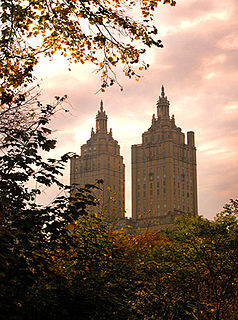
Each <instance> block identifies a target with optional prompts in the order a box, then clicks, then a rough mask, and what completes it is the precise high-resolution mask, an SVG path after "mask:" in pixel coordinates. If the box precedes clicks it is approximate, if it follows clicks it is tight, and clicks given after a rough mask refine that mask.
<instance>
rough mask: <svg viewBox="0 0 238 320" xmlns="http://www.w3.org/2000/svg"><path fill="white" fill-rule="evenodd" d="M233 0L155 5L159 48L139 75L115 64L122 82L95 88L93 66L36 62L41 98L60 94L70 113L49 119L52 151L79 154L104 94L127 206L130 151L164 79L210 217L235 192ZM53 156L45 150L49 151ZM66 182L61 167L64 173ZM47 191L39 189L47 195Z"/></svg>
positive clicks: (237, 30)
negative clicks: (192, 150) (189, 139)
mask: <svg viewBox="0 0 238 320" xmlns="http://www.w3.org/2000/svg"><path fill="white" fill-rule="evenodd" d="M237 16H238V2H237V0H226V1H217V0H200V1H198V0H196V1H194V0H178V1H177V5H176V7H169V6H165V5H160V6H159V10H158V14H157V16H156V20H157V21H158V23H157V25H158V30H159V36H160V39H161V40H162V41H163V44H164V48H163V49H152V50H151V51H150V52H148V54H147V56H146V57H145V58H146V60H147V61H148V63H149V64H150V68H149V70H148V71H146V72H144V73H143V78H142V79H141V80H140V81H139V82H135V81H134V80H127V79H126V78H123V77H122V76H121V72H120V70H118V71H117V73H118V77H119V80H120V83H121V84H122V85H123V87H124V91H123V92H121V91H120V88H119V87H117V86H114V87H112V88H110V89H108V90H107V91H106V93H99V94H95V92H96V91H97V90H98V89H99V87H100V79H99V77H98V76H97V75H96V74H95V73H94V72H93V71H94V69H95V67H94V66H90V65H88V66H81V65H73V66H71V72H69V71H68V66H67V63H66V62H65V61H64V60H63V59H62V58H56V59H55V60H54V61H53V62H48V61H46V60H44V61H42V62H41V65H39V66H38V67H37V71H36V73H37V75H38V77H40V78H41V79H42V80H43V82H42V83H43V90H44V91H43V92H44V100H45V101H47V102H49V100H52V97H54V96H55V95H63V94H67V95H68V97H69V99H68V100H69V102H70V104H71V106H70V111H71V112H70V114H69V113H66V114H61V115H60V114H58V115H57V116H56V117H55V119H54V120H53V123H52V124H53V126H54V128H56V130H57V131H56V132H55V136H56V137H57V140H58V147H57V149H56V150H55V151H54V155H55V156H60V155H62V154H63V153H65V152H68V151H74V152H77V153H79V152H80V146H81V145H82V144H83V143H85V142H86V140H87V139H89V137H90V131H91V127H92V126H95V115H96V112H97V110H98V108H99V103H100V100H101V99H103V101H104V107H105V109H106V111H107V114H108V116H109V121H108V127H109V128H110V127H112V130H113V137H114V138H115V139H116V140H118V142H119V144H120V145H121V154H122V155H123V157H124V162H125V165H126V209H127V215H130V213H131V204H130V187H131V185H130V183H131V182H130V161H131V159H130V150H131V145H132V144H135V143H140V142H141V134H142V133H143V132H144V131H145V130H147V129H148V127H149V126H150V123H151V117H152V114H153V113H155V111H156V107H155V105H156V101H157V100H158V97H159V95H160V88H161V85H162V84H163V85H164V86H165V92H166V95H167V96H168V99H169V100H170V114H171V115H172V114H174V115H175V121H176V124H177V125H178V126H180V127H181V128H182V130H183V132H186V131H189V130H193V131H194V132H195V138H196V147H197V164H198V199H199V213H200V214H202V215H204V216H205V217H208V218H212V217H214V215H215V214H216V213H217V212H219V211H221V209H222V207H223V205H224V204H225V203H227V202H228V201H229V199H230V198H233V199H237V198H238V161H237V159H238V88H237V83H238V19H237ZM51 157H52V155H51ZM63 181H64V182H65V183H69V174H68V171H67V172H65V176H64V178H63ZM47 196H48V195H46V197H47Z"/></svg>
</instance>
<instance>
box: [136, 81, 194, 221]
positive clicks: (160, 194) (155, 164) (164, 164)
mask: <svg viewBox="0 0 238 320" xmlns="http://www.w3.org/2000/svg"><path fill="white" fill-rule="evenodd" d="M185 212H189V213H191V214H193V215H196V214H197V170H196V148H195V142H194V132H192V131H189V132H187V141H186V142H185V134H184V133H183V132H182V130H181V128H179V127H177V126H176V124H175V118H174V115H172V117H170V115H169V101H168V99H167V97H166V96H165V92H164V87H163V86H162V91H161V96H160V97H159V100H158V101H157V116H155V115H154V114H153V117H152V123H151V126H150V128H149V129H148V131H146V132H144V133H143V134H142V143H141V144H137V145H133V146H132V218H133V219H140V218H148V217H151V218H159V220H160V221H161V223H166V221H169V220H170V218H171V216H174V215H178V214H182V213H185Z"/></svg>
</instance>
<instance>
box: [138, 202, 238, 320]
mask: <svg viewBox="0 0 238 320" xmlns="http://www.w3.org/2000/svg"><path fill="white" fill-rule="evenodd" d="M237 204H238V202H237V201H232V202H231V204H230V205H227V206H225V210H224V212H223V213H221V214H219V215H217V217H216V219H215V220H214V221H209V220H208V219H205V218H202V217H195V218H189V217H186V216H185V217H182V218H181V219H179V220H178V221H177V223H176V226H175V229H174V230H172V231H171V230H169V231H167V232H166V233H165V234H164V236H165V238H164V241H163V242H159V243H157V244H156V245H155V246H153V248H151V249H150V250H149V251H148V254H146V255H145V257H144V259H145V261H144V263H145V264H146V277H145V281H146V282H147V286H146V287H145V288H143V289H142V290H140V291H139V292H138V293H137V297H138V298H137V299H136V300H135V309H136V310H139V312H141V313H142V314H143V316H144V317H146V319H147V318H148V319H202V320H204V319H233V320H235V319H236V318H237V307H238V305H237V293H238V292H237V289H238V220H237V213H238V212H237Z"/></svg>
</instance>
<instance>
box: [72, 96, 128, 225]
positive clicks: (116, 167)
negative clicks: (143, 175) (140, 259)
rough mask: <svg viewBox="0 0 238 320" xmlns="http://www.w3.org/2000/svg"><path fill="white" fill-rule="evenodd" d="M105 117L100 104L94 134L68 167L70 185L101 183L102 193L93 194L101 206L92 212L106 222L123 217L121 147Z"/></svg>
mask: <svg viewBox="0 0 238 320" xmlns="http://www.w3.org/2000/svg"><path fill="white" fill-rule="evenodd" d="M107 119H108V117H107V115H106V112H105V111H104V110H103V102H102V101H101V104H100V110H99V111H98V114H97V115H96V131H95V132H94V130H93V128H92V131H91V137H90V139H89V140H88V141H87V143H86V144H84V145H82V146H81V155H80V156H79V157H78V158H74V159H72V160H71V163H70V185H71V186H72V185H74V184H76V185H78V186H79V187H84V186H85V184H95V183H96V181H97V180H101V179H102V180H103V185H102V186H101V187H100V188H101V190H98V191H95V192H96V197H97V198H98V199H99V203H100V205H99V206H98V207H96V208H93V210H95V211H97V212H101V213H102V214H104V215H106V216H108V217H109V218H112V219H115V218H123V217H124V215H125V165H124V164H123V157H122V156H121V155H120V146H119V145H118V142H117V141H116V140H114V139H113V137H112V129H110V131H109V132H108V130H107Z"/></svg>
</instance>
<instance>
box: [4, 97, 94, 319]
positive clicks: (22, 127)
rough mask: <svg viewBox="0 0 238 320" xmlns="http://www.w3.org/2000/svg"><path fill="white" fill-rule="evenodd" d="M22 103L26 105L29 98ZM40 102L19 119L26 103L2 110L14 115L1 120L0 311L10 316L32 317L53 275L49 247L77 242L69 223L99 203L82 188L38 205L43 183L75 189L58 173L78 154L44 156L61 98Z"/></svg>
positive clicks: (52, 146)
mask: <svg viewBox="0 0 238 320" xmlns="http://www.w3.org/2000/svg"><path fill="white" fill-rule="evenodd" d="M24 97H25V96H24ZM56 100H57V101H59V99H56ZM21 101H22V103H23V104H24V103H25V99H21ZM61 102H62V100H61ZM36 105H37V109H36V110H37V111H38V114H34V116H33V117H32V118H29V119H26V121H23V120H24V118H22V122H21V123H18V114H20V115H21V111H22V109H21V107H22V104H21V103H20V102H19V100H17V103H16V104H13V103H12V104H10V102H9V103H8V108H6V109H5V110H4V112H3V113H2V114H3V116H5V115H6V114H8V115H9V114H10V115H11V119H10V120H11V121H10V122H9V126H4V124H5V123H4V118H2V122H1V126H0V127H1V154H0V167H1V170H0V221H1V227H0V243H1V267H0V275H1V284H0V299H1V303H0V305H1V307H0V311H1V314H6V317H7V318H8V319H19V318H24V319H27V318H30V317H29V316H30V313H29V310H28V309H29V307H30V305H31V300H32V299H33V296H34V294H35V291H36V290H38V289H37V288H38V286H39V285H40V283H41V281H42V279H43V278H44V277H46V278H48V277H51V272H50V270H49V261H48V260H47V259H46V257H45V254H46V252H47V250H50V249H52V248H53V247H55V246H56V245H59V242H60V245H61V246H62V247H66V248H68V247H69V246H70V244H71V243H72V237H71V236H70V232H69V229H68V226H69V224H72V223H74V222H75V220H77V219H78V217H79V216H81V215H83V214H86V213H87V212H86V207H87V205H91V206H92V205H96V202H95V201H94V197H92V186H89V187H88V188H85V189H80V190H79V192H78V198H77V199H75V198H72V197H70V196H68V195H67V194H66V196H59V197H57V198H56V199H55V200H53V201H52V203H50V204H49V205H47V206H41V205H39V204H37V202H36V200H37V196H38V195H39V194H40V193H41V190H42V188H43V187H44V188H45V187H49V186H52V185H53V184H55V185H57V186H58V188H61V190H62V191H64V192H65V193H68V192H69V191H70V189H69V187H68V186H64V185H63V184H62V183H61V182H60V181H59V179H58V176H60V175H62V170H63V169H64V164H65V163H66V162H67V160H68V159H69V158H70V157H72V156H74V154H66V155H64V156H62V157H61V159H59V160H55V159H48V160H44V159H43V156H42V152H49V151H50V150H51V149H53V148H54V147H55V144H56V141H55V140H54V139H51V138H50V137H49V135H50V133H51V130H50V129H48V128H47V126H48V124H49V121H50V117H51V116H52V115H53V114H54V112H55V110H56V108H57V106H58V102H56V104H55V105H54V106H51V105H46V106H43V105H42V104H40V103H39V102H38V103H36ZM15 111H17V112H16V113H15ZM32 186H33V187H32Z"/></svg>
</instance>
